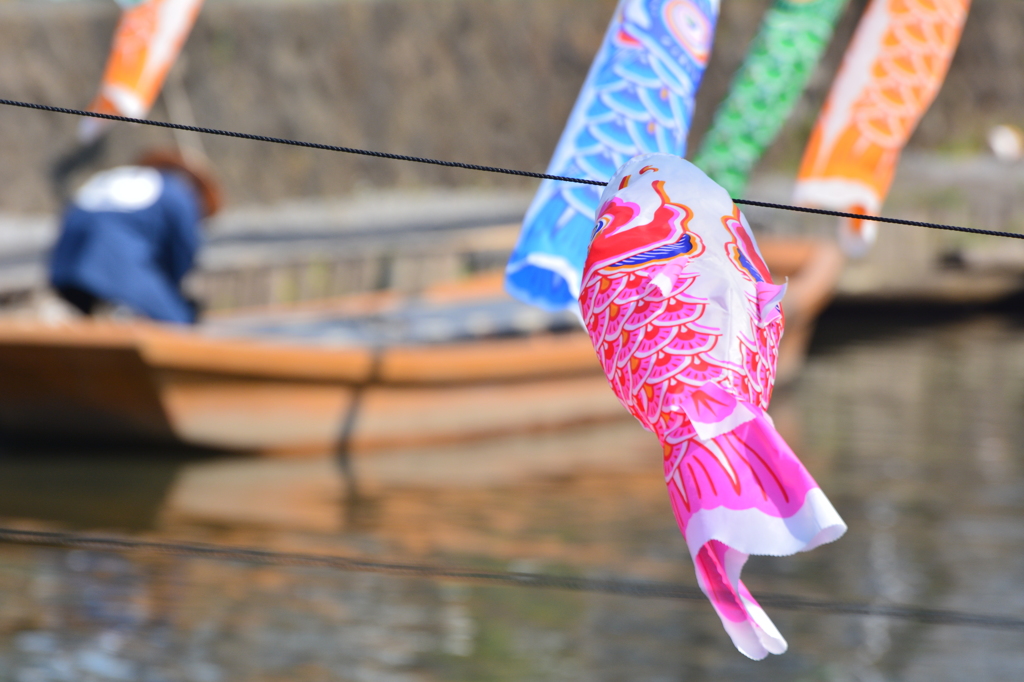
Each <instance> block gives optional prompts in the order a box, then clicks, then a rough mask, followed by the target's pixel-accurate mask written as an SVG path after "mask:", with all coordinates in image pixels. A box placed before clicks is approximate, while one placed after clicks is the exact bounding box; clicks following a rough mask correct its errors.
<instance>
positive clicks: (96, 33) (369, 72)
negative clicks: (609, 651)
mask: <svg viewBox="0 0 1024 682" xmlns="http://www.w3.org/2000/svg"><path fill="white" fill-rule="evenodd" d="M865 3H866V0H851V3H850V7H849V9H848V10H847V13H846V16H845V18H844V20H843V23H842V25H841V26H840V28H839V30H838V32H837V35H836V40H835V41H834V44H833V45H832V48H831V49H830V50H829V53H828V56H827V58H826V60H825V63H824V64H823V65H822V67H821V68H820V69H819V72H818V73H817V75H816V76H815V78H814V80H813V83H812V85H811V87H810V89H809V91H808V92H807V94H806V96H805V97H804V99H803V101H802V102H801V104H800V106H799V109H798V111H797V113H796V115H795V116H794V117H793V120H791V121H790V124H789V125H788V126H787V128H786V130H785V131H784V133H783V135H782V137H781V138H780V140H779V142H778V144H777V145H776V146H775V148H773V150H772V151H771V152H770V153H769V155H768V157H767V159H766V161H765V167H766V168H769V169H776V170H778V169H788V168H792V167H793V166H794V165H795V163H796V161H797V159H798V158H799V154H800V150H801V148H802V145H803V141H804V140H805V138H806V135H807V132H808V130H809V128H810V126H811V123H812V122H813V118H814V115H815V114H816V112H817V110H818V107H819V106H820V103H821V101H822V99H823V97H824V93H825V91H826V90H827V87H828V84H829V82H830V80H831V74H832V73H833V72H834V70H835V68H836V66H837V64H838V61H839V59H840V57H841V55H842V51H843V48H844V46H845V44H846V41H847V40H848V39H849V36H850V34H851V32H852V30H853V27H854V26H855V23H856V19H857V17H858V16H859V14H860V12H861V11H862V9H863V6H864V5H865ZM614 4H615V2H614V0H486V1H483V0H373V1H370V0H348V1H344V0H335V1H324V2H314V1H310V2H287V3H285V2H281V3H277V2H265V3H264V2H260V3H256V2H243V1H242V0H211V1H210V2H208V3H207V6H206V7H205V8H204V10H203V12H202V14H201V16H200V18H199V21H198V24H197V26H196V28H195V30H194V32H193V34H192V36H191V37H190V39H189V41H188V43H187V45H186V47H185V50H184V56H185V60H184V63H182V64H179V67H178V73H177V74H176V77H180V79H181V82H182V83H183V86H184V87H183V89H184V91H185V92H186V93H187V98H188V100H189V103H190V104H191V108H192V110H193V112H194V118H195V120H196V121H197V122H198V123H199V124H201V125H207V126H211V127H223V128H231V129H235V130H243V131H249V132H254V133H262V134H267V135H277V136H286V137H297V138H301V139H304V140H315V141H321V142H327V143H335V144H341V145H351V146H359V147H366V148H372V149H382V150H389V151H394V152H399V153H405V154H415V155H426V156H435V157H440V158H445V159H458V160H463V161H468V162H475V163H481V164H493V165H503V166H509V167H515V168H523V169H532V170H543V169H544V167H545V166H546V164H547V161H548V158H549V156H550V153H551V150H552V149H553V147H554V144H555V142H556V140H557V139H558V136H559V134H560V132H561V129H562V125H563V123H564V121H565V119H566V117H567V115H568V112H569V110H570V108H571V107H572V103H573V101H574V99H575V97H576V94H577V92H578V90H579V87H580V85H581V83H582V81H583V79H584V77H585V75H586V72H587V68H588V66H589V64H590V61H591V59H592V57H593V54H594V52H595V51H596V49H597V46H598V44H599V42H600V40H601V37H602V34H603V31H604V28H605V26H606V25H607V21H608V18H609V17H610V15H611V13H612V10H613V7H614ZM767 5H768V0H727V1H726V2H724V3H723V15H722V18H721V21H720V24H719V31H718V40H717V44H716V48H715V53H714V57H713V59H712V64H711V67H710V69H709V72H708V76H707V78H706V80H705V85H704V87H703V89H702V91H701V97H700V102H699V110H698V113H697V118H696V122H695V128H694V139H698V138H699V137H700V135H701V134H702V132H703V130H704V129H705V128H706V126H707V124H708V121H709V120H710V117H711V113H712V112H713V109H714V106H715V104H716V103H717V102H718V100H719V99H720V98H721V97H722V95H723V94H724V92H725V91H726V89H727V88H728V83H729V79H730V78H731V75H732V73H733V71H734V70H735V68H736V66H737V65H738V63H739V62H740V60H741V59H742V57H743V54H744V52H745V50H746V46H747V44H748V42H749V40H750V37H751V36H752V35H753V34H754V32H755V31H756V28H757V24H758V22H759V20H760V16H761V14H762V12H763V9H764V8H765V7H766V6H767ZM116 19H117V9H116V6H115V5H114V3H112V2H111V3H106V2H80V3H66V4H40V3H15V2H0V96H2V97H4V98H15V99H25V100H29V101H34V102H45V103H49V104H56V105H64V106H71V107H83V106H85V105H86V104H88V102H89V100H90V99H91V97H92V95H93V93H94V91H95V89H96V86H97V84H98V81H99V78H100V74H101V71H102V67H103V62H104V59H105V55H106V52H107V49H108V46H109V41H110V36H111V34H112V32H113V28H114V24H115V21H116ZM152 115H153V117H155V118H164V119H166V118H168V113H167V106H166V104H165V102H163V101H161V102H158V104H157V106H156V108H155V110H154V111H153V113H152ZM1001 122H1015V123H1017V124H1024V2H1021V0H976V1H975V3H974V8H973V10H972V14H971V17H970V19H969V21H968V25H967V28H966V31H965V34H964V40H963V43H962V45H961V49H960V51H959V53H958V54H957V57H956V59H955V61H954V64H953V67H952V70H951V74H950V77H949V80H948V82H947V84H946V87H945V88H944V89H943V91H942V93H941V94H940V96H939V99H938V101H937V102H936V104H935V106H934V107H933V108H932V110H931V111H930V112H929V114H928V115H927V117H926V118H925V120H924V122H923V123H922V125H921V127H920V129H919V131H918V133H917V135H916V136H915V138H914V141H913V143H912V146H913V147H916V148H925V149H939V150H946V151H971V150H977V149H980V148H982V145H983V140H984V133H985V131H986V130H987V128H988V126H990V125H991V124H994V123H1001ZM75 125H76V121H75V120H74V119H72V118H70V117H67V116H61V115H56V114H41V113H38V112H32V111H22V110H16V109H9V108H3V109H2V110H0V212H12V211H13V212H39V211H44V210H49V209H52V208H53V206H54V204H53V199H52V197H51V195H50V190H49V187H48V184H47V180H46V168H47V166H48V164H49V163H50V162H51V161H52V159H54V158H55V157H57V156H58V155H59V154H60V153H62V152H63V151H66V150H67V149H69V148H70V147H71V145H72V144H73V140H74V129H75ZM172 141H173V137H172V136H171V135H170V134H169V133H167V132H165V131H157V130H151V129H138V128H130V127H127V126H121V127H119V128H118V129H117V130H116V131H115V134H114V136H113V139H112V144H111V147H110V149H109V150H108V153H107V157H106V161H107V162H109V163H116V162H124V161H127V160H130V159H131V158H132V157H133V156H134V155H135V154H136V153H137V152H138V151H139V150H141V149H143V148H145V147H147V146H151V145H154V144H170V143H172ZM203 144H204V146H205V149H206V151H207V153H208V155H209V157H210V158H211V160H212V161H213V163H214V165H215V166H216V167H217V169H218V170H219V171H220V172H221V174H222V176H223V179H224V182H225V186H226V189H227V194H228V198H229V200H230V202H232V203H234V204H236V205H237V204H250V203H270V202H275V201H279V200H283V199H289V198H297V197H338V196H344V195H346V194H349V193H351V192H353V191H355V190H359V189H361V188H367V187H372V188H417V187H433V186H489V187H509V188H516V189H519V190H523V189H528V188H529V187H531V186H532V184H531V183H530V182H528V181H524V180H519V179H515V178H507V177H502V176H492V175H486V174H481V173H471V172H467V171H458V170H449V169H442V168H436V167H429V166H420V165H415V164H408V163H398V162H391V161H380V160H371V159H365V158H359V157H351V156H344V155H340V154H332V153H327V152H318V151H313V150H305V149H293V148H285V147H277V146H273V145H266V144H258V143H252V142H245V141H239V140H229V139H219V138H205V139H204V140H203Z"/></svg>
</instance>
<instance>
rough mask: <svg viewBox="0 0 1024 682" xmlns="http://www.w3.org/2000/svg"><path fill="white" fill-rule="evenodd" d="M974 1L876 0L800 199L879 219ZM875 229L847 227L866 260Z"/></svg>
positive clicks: (821, 125) (845, 68) (809, 157)
mask: <svg viewBox="0 0 1024 682" xmlns="http://www.w3.org/2000/svg"><path fill="white" fill-rule="evenodd" d="M970 4H971V1H970V0H871V4H870V5H868V8H867V10H866V11H865V12H864V16H863V18H862V19H861V21H860V24H859V25H858V26H857V32H856V33H855V34H854V36H853V40H852V41H851V42H850V47H849V48H848V49H847V51H846V55H845V57H844V58H843V64H842V66H841V67H840V69H839V73H838V74H837V75H836V79H835V81H834V82H833V83H832V89H831V90H830V92H829V96H828V99H827V100H826V101H825V106H824V108H823V109H822V111H821V114H820V116H819V117H818V122H817V124H816V126H815V128H814V132H813V133H812V134H811V139H810V141H809V142H808V144H807V149H806V150H805V151H804V158H803V162H802V164H801V166H800V173H799V176H798V178H797V185H796V192H795V194H794V199H795V201H796V202H797V203H800V204H804V205H808V206H818V207H824V208H829V209H833V210H838V211H845V212H848V213H858V214H868V213H878V212H879V211H880V210H881V208H882V203H883V202H884V201H885V197H886V195H887V194H888V192H889V186H890V185H891V184H892V179H893V175H895V173H896V164H897V163H898V162H899V158H900V153H901V152H902V151H903V147H904V146H905V145H906V144H907V141H908V140H909V139H910V136H911V134H912V133H913V132H914V129H915V128H916V127H917V124H918V122H920V120H921V117H922V116H924V113H925V112H926V111H927V110H928V107H929V106H931V103H932V101H933V100H934V99H935V96H936V95H937V94H938V92H939V89H940V88H941V87H942V82H943V80H945V78H946V72H947V71H948V69H949V63H950V61H951V60H952V59H953V53H954V52H956V47H957V45H958V44H959V42H960V33H961V31H962V30H963V26H964V22H965V21H966V19H967V12H968V10H969V9H970ZM875 231H876V226H875V224H874V223H873V222H868V221H855V222H850V221H844V222H843V223H842V224H841V230H840V241H841V243H842V244H843V246H844V248H845V249H846V250H847V252H848V253H850V255H854V256H857V255H863V253H865V252H866V251H867V249H868V248H869V247H870V245H871V243H872V242H873V241H874V235H875Z"/></svg>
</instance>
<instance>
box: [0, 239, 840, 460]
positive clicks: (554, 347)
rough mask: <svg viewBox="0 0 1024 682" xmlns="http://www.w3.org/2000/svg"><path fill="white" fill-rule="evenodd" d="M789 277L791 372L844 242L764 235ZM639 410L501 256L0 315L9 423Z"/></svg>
mask: <svg viewBox="0 0 1024 682" xmlns="http://www.w3.org/2000/svg"><path fill="white" fill-rule="evenodd" d="M763 250H764V252H765V256H766V259H767V260H768V262H769V264H770V266H771V267H772V269H773V272H777V274H778V275H779V276H788V277H790V280H789V281H790V291H789V294H788V295H787V299H786V301H785V302H784V305H785V307H786V310H787V315H788V316H789V322H788V324H787V327H788V330H787V336H786V338H787V339H788V341H787V342H784V343H788V344H789V346H788V347H787V346H785V345H784V347H783V348H782V353H781V359H780V367H779V369H780V374H781V375H783V377H785V376H786V375H787V373H788V374H790V375H792V374H795V372H796V371H797V369H798V368H799V364H800V359H801V358H802V355H803V353H804V351H805V349H806V345H807V343H808V342H809V340H810V333H811V330H812V329H813V324H814V319H815V317H816V316H817V314H818V312H820V310H821V308H822V307H824V305H826V304H827V302H828V300H829V298H830V296H831V293H832V291H833V289H834V286H835V281H836V278H837V276H838V273H839V272H840V271H841V267H842V258H841V256H839V255H838V254H837V252H836V250H835V248H834V247H831V246H828V245H827V244H822V243H816V242H808V241H806V240H802V241H801V240H797V241H785V240H767V243H765V244H763ZM617 418H628V413H627V412H626V411H625V410H623V409H622V407H621V405H619V403H618V401H617V400H616V399H615V397H614V395H613V394H612V392H611V391H610V390H608V387H607V384H606V381H605V378H604V376H603V374H602V372H601V368H600V366H599V365H598V362H597V359H596V357H595V356H594V351H593V349H592V347H591V344H590V340H589V339H588V337H587V336H586V334H585V333H583V332H582V330H581V329H580V327H579V325H578V323H576V322H575V321H574V320H573V318H572V316H571V315H570V314H568V313H564V314H561V315H548V314H545V313H542V312H540V311H537V310H535V309H532V308H529V307H527V306H525V305H522V304H518V303H516V302H514V301H512V300H511V299H509V298H508V297H507V296H506V295H505V294H504V293H503V292H502V290H501V276H500V273H491V274H488V275H483V276H478V277H475V278H470V279H467V280H463V281H461V282H458V283H453V284H445V285H441V286H434V287H432V288H430V289H428V290H426V291H424V292H423V293H421V294H416V295H410V294H405V295H403V294H398V293H395V292H375V293H367V294H359V295H352V296H347V297H345V298H342V299H335V300H324V301H320V302H313V303H306V304H301V305H294V304H292V305H287V306H280V307H273V306H270V307H266V306H265V307H262V308H258V309H252V310H248V311H246V310H235V311H230V312H227V313H216V314H213V315H211V316H209V318H208V319H207V320H205V321H204V323H203V324H202V325H200V326H199V327H198V328H195V329H186V328H173V327H168V326H162V325H157V324H153V323H146V322H139V321H132V322H124V321H111V320H83V319H79V320H75V321H73V322H68V323H64V324H58V325H53V324H45V323H43V322H40V321H25V320H21V321H15V320H9V321H0V438H6V439H22V440H25V441H27V442H31V443H37V442H41V441H56V442H66V443H74V444H83V443H87V442H95V443H102V444H109V443H115V442H121V443H166V444H185V445H190V446H198V447H202V448H214V449H221V450H231V451H246V452H264V453H303V452H306V453H317V452H319V453H323V452H325V451H332V450H333V451H349V450H360V449H373V448H386V447H399V446H411V445H417V446H418V445H427V444H432V443H444V442H452V441H458V440H468V439H473V438H482V437H487V436H494V435H501V434H508V433H521V432H528V431H537V430H544V429H554V428H562V427H566V426H570V425H574V424H580V423H586V422H594V421H602V420H610V419H617Z"/></svg>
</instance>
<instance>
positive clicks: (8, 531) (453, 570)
mask: <svg viewBox="0 0 1024 682" xmlns="http://www.w3.org/2000/svg"><path fill="white" fill-rule="evenodd" d="M0 542H5V543H9V544H21V545H43V546H49V547H63V548H72V549H84V550H91V551H114V552H131V551H140V552H152V553H156V554H161V555H170V556H182V557H189V558H199V559H211V560H218V561H236V562H241V563H247V564H256V565H261V566H309V567H319V568H331V569H335V570H339V571H353V572H360V573H381V574H384V575H392V576H399V577H406V578H440V579H444V580H458V581H467V582H475V583H489V584H497V585H505V586H510V587H532V588H541V589H560V590H571V591H575V592H597V593H603V594H616V595H623V596H628V597H649V598H660V599H681V600H685V601H704V600H705V599H706V597H705V596H704V593H703V592H701V591H700V589H699V588H697V587H693V586H690V585H683V584H679V583H665V582H651V581H640V580H631V579H623V578H578V577H573V576H559V575H549V574H544V573H519V572H511V571H486V570H480V569H474V568H464V567H458V566H447V567H446V566H436V565H435V566H431V565H427V564H410V563H393V562H383V561H371V560H367V559H353V558H349V557H341V556H331V555H323V554H301V553H296V552H277V551H271V550H261V549H251V548H245V547H229V546H225V545H212V544H200V543H182V542H156V541H151V540H138V539H133V538H124V537H113V536H101V535H89V534H84V533H74V532H56V531H37V530H21V529H17V528H2V527H0ZM757 600H758V601H759V602H760V603H761V605H762V606H768V607H774V608H778V609H787V610H790V611H810V612H818V613H827V614H840V615H855V616H882V617H885V618H897V619H901V620H907V621H914V622H918V623H926V624H931V625H960V626H965V627H979V628H990V629H995V630H1011V631H1018V632H1024V618H1013V617H1011V616H995V615H988V614H978V613H965V612H962V611H948V610H944V609H926V608H920V607H916V606H907V605H901V604H865V603H856V602H844V601H833V600H823V599H811V598H808V597H799V596H795V595H788V594H762V595H760V596H758V598H757Z"/></svg>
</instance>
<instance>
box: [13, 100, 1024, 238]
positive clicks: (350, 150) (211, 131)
mask: <svg viewBox="0 0 1024 682" xmlns="http://www.w3.org/2000/svg"><path fill="white" fill-rule="evenodd" d="M0 104H3V105H6V106H10V107H21V108H23V109H36V110H38V111H49V112H53V113H57V114H70V115H72V116H87V117H91V118H102V119H106V120H108V121H120V122H122V123H137V124H139V125H147V126H155V127H157V128H170V129H172V130H187V131H189V132H193V133H203V134H205V135H221V136H223V137H237V138H240V139H243V140H255V141H257V142H271V143H273V144H284V145H290V146H292V147H308V148H309V149H322V150H325V151H330V152H342V153H344V154H358V155H361V156H372V157H375V158H378V159H394V160H396V161H410V162H412V163H426V164H430V165H434V166H445V167H448V168H464V169H466V170H475V171H484V172H487V173H503V174H505V175H518V176H521V177H526V178H538V179H540V180H556V181H558V182H575V183H578V184H581V185H597V186H600V187H604V186H605V185H607V184H608V182H607V181H602V180H587V179H585V178H570V177H566V176H564V175H549V174H547V173H534V172H532V171H522V170H515V169H512V168H501V167H498V166H479V165H477V164H473V163H462V162H460V161H443V160H440V159H431V158H428V157H424V156H407V155H405V154H391V153H389V152H378V151H373V150H370V149H358V148H355V147H339V146H336V145H331V144H320V143H318V142H303V141H301V140H292V139H288V138H283V137H270V136H267V135H253V134H251V133H240V132H235V131H231V130H220V129H218V128H203V127H200V126H190V125H183V124H181V123H168V122H165V121H153V120H150V119H145V118H132V117H130V116H117V115H114V114H100V113H97V112H94V111H85V110H83V109H68V108H66V107H54V106H50V105H47V104H35V103H33V102H22V101H19V100H12V99H0ZM733 201H734V202H735V203H737V204H740V205H742V206H758V207H761V208H771V209H777V210H782V211H796V212H799V213H812V214H815V215H827V216H834V217H837V218H853V219H858V220H870V221H873V222H876V223H888V224H890V225H909V226H911V227H926V228H928V229H931V230H946V231H949V232H965V233H967V234H980V235H986V236H990V237H1007V238H1009V239H1024V233H1020V232H1001V231H999V230H979V229H977V228H973V227H960V226H958V225H945V224H942V223H928V222H921V221H917V220H903V219H902V218H887V217H885V216H876V215H862V214H858V213H844V212H843V211H831V210H829V209H824V208H810V207H807V206H791V205H789V204H774V203H771V202H767V201H754V200H752V199H733Z"/></svg>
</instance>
